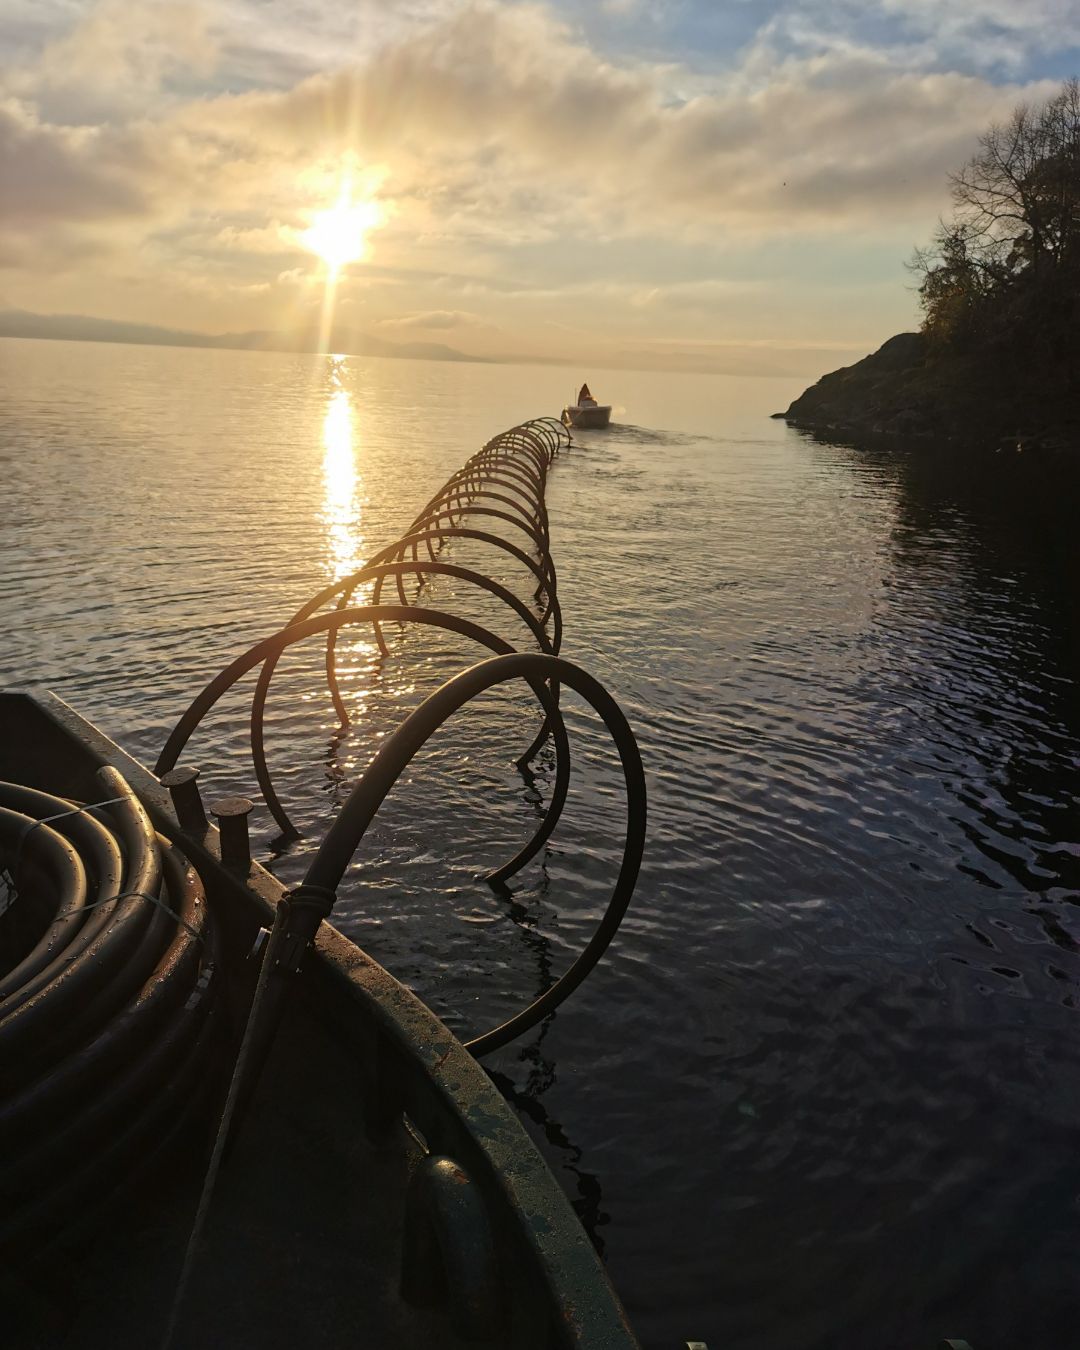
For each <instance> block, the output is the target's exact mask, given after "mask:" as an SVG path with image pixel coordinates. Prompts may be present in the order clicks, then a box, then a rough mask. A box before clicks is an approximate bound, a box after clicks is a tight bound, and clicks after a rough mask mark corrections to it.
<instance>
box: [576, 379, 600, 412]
mask: <svg viewBox="0 0 1080 1350" xmlns="http://www.w3.org/2000/svg"><path fill="white" fill-rule="evenodd" d="M577 401H578V407H579V408H584V407H587V406H590V405H591V406H593V407H595V406H596V399H594V398H593V396H592V394H590V393H589V386H588V385H587V384H583V385H582V386H581V389H580V390H579V391H578V396H577Z"/></svg>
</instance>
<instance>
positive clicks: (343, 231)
mask: <svg viewBox="0 0 1080 1350" xmlns="http://www.w3.org/2000/svg"><path fill="white" fill-rule="evenodd" d="M381 220H382V212H381V210H380V209H379V204H378V203H377V202H374V201H363V202H354V201H350V200H349V196H348V193H347V192H345V191H343V192H342V194H341V196H340V197H339V198H338V199H337V201H336V202H335V204H334V205H333V206H331V207H329V208H328V209H327V210H325V211H319V212H317V213H316V214H315V215H314V216H313V217H312V220H311V225H310V227H309V228H308V229H307V230H306V231H305V232H304V234H303V236H302V237H303V242H304V244H305V246H306V247H307V248H309V249H311V251H312V253H315V254H317V255H318V256H319V257H320V258H321V259H322V260H323V262H324V263H326V265H327V267H328V268H329V269H330V271H331V272H336V271H338V269H339V268H342V267H344V266H345V265H346V263H351V262H356V260H357V259H358V258H362V257H363V256H364V253H365V251H366V247H367V238H366V236H367V232H368V230H370V229H372V228H373V227H374V226H376V225H378V224H379V223H380V221H381Z"/></svg>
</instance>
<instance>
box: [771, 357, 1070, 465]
mask: <svg viewBox="0 0 1080 1350" xmlns="http://www.w3.org/2000/svg"><path fill="white" fill-rule="evenodd" d="M1023 392H1025V393H1026V392H1027V391H1023ZM1061 392H1062V394H1063V395H1064V394H1065V392H1066V391H1065V390H1062V391H1061ZM1077 412H1078V410H1077V408H1076V406H1075V404H1072V403H1070V401H1069V399H1068V398H1067V397H1062V398H1060V399H1058V400H1054V399H1050V400H1048V399H1047V398H1046V397H1045V391H1039V393H1036V392H1035V391H1030V393H1028V396H1027V397H1026V398H1024V399H1023V401H1022V402H1021V400H1020V398H1019V396H1018V393H1017V391H1016V390H1015V389H1008V388H1005V389H1003V388H1002V386H1001V382H1000V381H999V380H996V379H995V378H994V375H993V372H992V371H991V370H990V369H989V367H988V365H987V363H986V362H985V360H982V359H980V357H979V356H978V355H977V354H972V353H965V354H955V353H942V352H940V351H934V350H933V349H932V348H931V345H930V343H929V342H928V340H927V338H926V337H925V336H924V335H923V334H922V333H899V334H897V335H896V336H895V337H892V338H890V339H889V340H888V341H887V342H885V343H883V344H882V346H881V347H879V348H878V350H877V351H876V352H873V353H871V355H869V356H866V357H863V359H862V360H861V361H856V362H855V364H854V365H851V366H844V367H842V368H841V369H839V370H834V371H830V372H829V374H827V375H823V376H822V377H821V379H820V380H818V381H817V383H816V384H813V385H811V386H810V388H808V389H806V390H804V391H803V393H802V394H800V395H799V397H798V398H797V399H795V400H794V402H793V403H792V404H791V405H790V406H789V407H788V409H787V410H786V411H785V412H782V413H774V414H773V416H774V417H775V418H779V419H781V420H783V421H785V422H787V423H788V424H789V425H790V426H795V427H802V428H804V429H806V430H810V431H818V432H830V433H833V434H837V435H844V436H850V437H856V438H857V437H860V436H873V437H889V438H894V439H903V440H937V441H943V442H949V443H956V444H963V445H970V446H981V447H983V448H984V449H985V448H993V449H995V450H1001V449H1016V450H1019V449H1053V450H1060V451H1068V450H1075V449H1076V447H1077V446H1078V445H1080V425H1078V422H1077Z"/></svg>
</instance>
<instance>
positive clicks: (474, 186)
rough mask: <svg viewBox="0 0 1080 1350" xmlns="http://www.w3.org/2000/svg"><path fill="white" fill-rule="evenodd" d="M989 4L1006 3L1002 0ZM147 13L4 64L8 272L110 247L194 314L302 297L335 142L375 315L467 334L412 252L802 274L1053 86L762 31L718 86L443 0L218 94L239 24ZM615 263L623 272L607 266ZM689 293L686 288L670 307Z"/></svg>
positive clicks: (481, 274) (658, 317)
mask: <svg viewBox="0 0 1080 1350" xmlns="http://www.w3.org/2000/svg"><path fill="white" fill-rule="evenodd" d="M980 2H981V4H982V8H983V9H985V10H990V9H993V7H994V5H995V4H996V3H997V0H980ZM878 3H879V5H880V7H881V8H882V9H883V10H888V9H896V7H897V5H898V4H899V3H900V0H878ZM928 3H929V0H927V4H926V5H924V4H923V0H910V3H909V7H908V10H907V13H908V14H909V15H912V16H914V17H915V18H918V16H919V12H920V11H921V10H923V9H926V8H927V5H928ZM1039 3H1040V4H1042V6H1043V7H1044V8H1047V7H1049V8H1052V7H1053V4H1052V0H1039ZM946 8H947V7H946ZM136 11H137V12H138V13H139V14H141V15H142V16H143V17H142V18H140V19H136V20H133V21H132V22H130V23H128V22H126V21H125V19H124V16H125V15H127V14H128V13H129V8H128V7H127V6H125V7H124V8H123V9H121V8H120V6H119V4H118V2H117V0H105V3H104V4H103V5H101V6H100V7H99V8H98V9H97V10H95V11H94V12H92V13H91V14H90V15H89V16H88V17H87V18H85V19H84V21H83V23H82V26H81V27H80V28H79V29H78V30H77V31H76V32H75V33H74V34H73V35H72V36H70V37H68V38H66V39H62V40H60V41H59V42H57V43H54V44H53V45H52V46H51V47H50V48H48V49H47V50H46V51H45V52H44V54H43V55H42V57H41V59H40V60H39V62H38V63H37V65H36V66H35V67H33V68H30V69H22V70H19V71H9V72H6V73H5V74H4V76H3V77H2V83H0V89H2V90H6V91H7V98H6V99H5V100H4V101H3V102H0V181H3V182H4V183H5V184H6V185H10V190H5V191H4V193H3V194H2V195H0V267H4V266H6V267H7V268H8V275H9V277H10V276H11V273H12V269H21V271H22V274H23V276H24V280H25V278H27V277H30V276H31V275H37V276H38V277H41V276H44V275H46V274H48V275H50V276H53V277H54V281H53V283H52V284H53V286H54V289H55V285H56V283H55V274H56V273H57V271H58V270H62V269H63V268H64V267H65V265H71V266H72V267H74V266H75V265H76V264H77V261H78V258H79V254H80V253H81V252H83V251H85V250H87V249H96V250H98V251H99V252H102V253H103V254H106V255H107V254H108V253H109V252H110V250H111V252H112V254H113V256H114V259H115V263H114V265H115V267H116V268H117V275H120V274H121V273H122V274H123V275H125V276H126V277H127V278H128V279H129V280H137V279H138V277H139V276H140V275H142V276H144V277H146V278H149V277H150V276H152V275H154V274H155V272H156V274H158V275H160V274H161V273H162V272H163V271H165V270H167V271H168V273H169V278H170V279H169V283H168V284H169V285H170V286H174V287H179V288H180V289H184V287H185V277H186V278H187V282H186V290H187V292H188V293H189V294H194V293H196V292H197V293H198V296H199V303H201V304H204V305H205V303H206V297H207V295H208V294H209V293H211V292H213V290H214V287H215V285H218V288H219V292H220V295H221V296H222V297H223V299H227V300H228V302H229V303H234V302H235V297H236V294H237V291H238V289H240V288H245V287H246V288H247V289H248V290H249V291H250V292H251V294H252V295H253V296H255V295H256V294H257V295H258V296H260V297H261V299H259V301H258V303H260V304H262V305H264V306H268V305H270V304H272V303H273V302H274V297H275V295H276V294H277V291H278V290H279V289H281V287H280V286H279V285H278V283H274V284H273V285H265V284H263V283H268V282H272V281H273V278H275V277H280V276H282V275H284V276H287V277H290V278H291V281H290V288H291V289H292V290H295V289H296V288H295V285H293V284H292V283H293V282H294V281H295V276H294V273H295V269H296V268H297V267H298V266H303V257H302V255H301V254H299V253H298V252H297V248H296V245H295V242H294V243H290V242H289V241H290V240H295V237H296V236H295V231H296V230H297V229H298V228H300V227H302V226H303V224H304V223H305V213H306V212H308V211H310V210H311V209H313V207H314V206H316V205H320V204H324V203H325V202H326V201H327V200H330V199H332V196H333V190H332V189H333V183H334V177H335V174H336V172H337V170H338V167H339V166H340V165H341V164H342V162H344V161H346V160H347V161H348V162H349V163H351V164H354V165H359V166H361V167H364V166H368V167H378V169H379V180H378V181H379V186H378V189H377V190H378V193H379V195H380V196H381V197H382V198H383V199H384V200H385V201H387V203H388V204H390V206H391V208H392V211H391V224H390V225H389V226H388V227H387V228H386V229H385V231H383V232H382V233H381V234H380V235H379V236H378V237H377V240H376V251H375V257H376V261H377V262H379V263H381V264H385V266H386V267H387V268H389V269H394V268H397V269H399V270H400V271H401V272H402V276H403V279H402V281H401V285H402V286H403V287H406V288H407V287H411V288H412V289H411V291H410V293H409V294H408V295H407V296H403V303H402V306H401V309H404V310H407V311H408V313H406V314H405V316H404V317H402V316H401V314H400V312H399V313H398V314H397V315H396V316H395V315H394V314H393V313H385V312H384V313H382V314H381V315H380V314H378V313H376V314H374V315H373V318H374V319H375V321H380V320H381V322H382V323H383V324H384V325H393V324H395V323H396V324H397V325H398V326H400V327H402V328H407V327H427V328H439V327H442V328H450V327H465V326H468V324H467V323H466V322H465V321H464V320H463V319H462V318H461V317H459V316H460V315H461V313H462V312H461V311H457V310H453V309H448V308H442V307H438V306H437V297H436V294H434V293H432V292H431V291H430V290H429V291H428V292H427V293H426V294H425V293H423V286H422V283H421V281H420V280H419V279H417V277H416V276H415V275H414V276H413V277H412V279H411V280H409V278H408V277H407V276H405V272H406V270H407V269H411V270H412V272H413V273H415V272H417V271H418V270H419V269H426V270H427V271H428V272H429V273H430V274H431V275H434V276H436V277H438V276H440V275H442V274H449V273H451V272H452V273H456V274H465V275H470V274H471V275H474V276H475V277H476V278H477V280H478V281H481V282H482V281H483V280H484V279H485V278H500V279H501V281H502V282H503V283H504V289H505V288H506V284H507V283H510V282H512V281H514V280H518V281H522V282H525V283H527V285H528V286H529V287H532V288H533V289H535V290H537V291H540V290H545V289H546V290H547V291H549V292H551V291H557V290H558V287H559V286H560V284H562V279H561V278H560V276H559V270H558V264H557V261H556V260H555V259H554V258H553V257H551V256H550V254H551V253H552V250H551V248H550V247H549V249H548V254H549V256H547V257H546V259H545V260H544V262H543V266H544V268H545V269H546V272H545V274H544V275H536V272H535V269H536V267H537V266H539V265H540V264H538V262H537V258H538V256H539V255H538V253H537V250H538V249H542V248H543V246H544V245H545V244H547V245H549V246H550V243H551V241H565V243H566V247H567V249H572V248H573V246H574V241H588V242H590V243H595V241H597V240H601V241H605V242H606V243H608V244H609V245H610V246H611V248H610V254H609V263H608V265H609V266H611V267H612V268H613V269H617V267H618V264H619V259H620V258H621V257H623V256H624V255H623V253H621V252H620V248H621V247H622V246H623V245H625V244H626V243H627V241H648V242H649V244H650V245H651V246H653V247H654V248H655V250H656V251H657V253H658V254H659V253H663V252H664V251H665V250H666V251H667V252H668V253H669V254H671V255H672V256H674V255H675V254H677V253H678V251H679V250H680V249H682V248H685V247H688V246H690V245H692V246H693V247H694V248H696V249H698V250H702V249H705V250H706V251H707V250H708V249H709V248H710V247H711V248H714V249H715V250H716V258H717V259H719V258H721V257H722V255H724V253H725V251H726V253H727V254H728V255H729V256H732V257H735V256H737V255H738V252H739V250H740V249H742V250H745V249H747V248H749V247H755V248H761V247H763V246H765V245H766V244H767V241H768V240H770V239H784V240H786V241H788V243H789V244H790V241H792V240H796V241H797V240H799V239H805V241H806V248H807V266H808V268H812V267H813V249H814V248H815V247H819V246H820V247H832V248H834V249H835V248H837V247H839V248H843V247H846V246H850V245H851V244H852V243H853V242H854V243H859V242H865V240H866V239H867V237H868V236H875V235H876V236H880V237H882V238H889V239H893V238H896V237H898V235H903V234H904V232H905V231H907V232H908V234H909V242H914V240H915V239H917V238H919V237H921V236H922V235H925V234H926V233H927V232H928V230H929V229H930V228H931V227H932V225H933V221H934V218H935V216H936V214H937V212H938V211H939V210H940V209H941V208H942V206H943V205H944V202H945V200H946V191H945V181H946V174H947V172H948V170H949V169H951V168H955V167H956V166H957V165H958V164H959V163H960V162H962V161H963V160H964V159H965V158H966V157H967V156H968V154H969V153H970V152H971V150H972V148H973V145H974V140H975V137H976V135H977V133H978V132H979V131H980V130H981V129H982V128H983V127H984V126H985V125H986V124H987V122H988V121H990V120H992V119H994V118H998V117H1002V116H1004V115H1005V114H1006V113H1007V112H1008V110H1009V109H1010V108H1011V107H1012V106H1013V104H1014V103H1016V102H1017V101H1018V100H1019V99H1020V98H1022V97H1028V98H1032V97H1034V98H1038V97H1041V96H1043V95H1044V94H1046V93H1048V92H1050V90H1051V88H1052V86H1051V85H1048V84H1043V83H1029V84H1027V85H1023V86H1021V85H1010V86H1001V85H996V84H993V83H991V82H990V81H989V80H987V79H983V78H979V77H977V76H974V75H971V74H961V73H957V72H950V71H943V70H940V69H920V68H918V67H917V65H916V66H913V65H912V62H911V53H910V52H907V53H906V54H905V56H904V59H903V60H900V61H898V60H896V59H894V58H893V57H890V55H889V54H888V53H887V52H885V51H884V50H874V49H871V48H868V47H866V46H859V45H857V44H854V43H837V42H832V43H823V44H821V45H820V47H819V49H818V50H816V51H806V50H804V51H802V52H800V53H797V54H794V55H792V54H789V55H787V56H783V57H781V56H780V55H779V54H778V52H779V49H778V48H777V47H776V46H775V45H773V44H772V43H771V41H770V37H769V34H768V32H766V33H764V34H763V35H762V38H761V40H760V41H759V42H757V43H755V44H754V45H753V46H752V48H751V49H750V50H749V51H748V52H747V53H746V59H745V62H744V64H743V66H742V67H741V68H740V69H738V70H735V71H724V72H722V73H719V72H718V73H716V74H715V75H712V76H710V75H709V74H708V72H705V73H704V74H703V73H702V70H701V69H700V67H699V68H697V69H695V70H694V71H693V72H691V71H689V70H687V69H684V68H683V67H680V66H676V65H671V64H658V63H649V62H645V61H636V62H635V61H629V60H627V61H623V62H620V63H618V64H617V63H615V62H613V61H610V60H605V59H603V58H602V57H601V56H600V55H599V54H598V53H597V52H595V51H593V50H590V49H589V47H588V46H587V45H586V44H585V42H584V40H583V38H582V37H581V35H580V33H579V32H578V31H577V30H576V29H575V28H573V27H572V26H570V25H569V24H568V23H566V22H565V21H563V20H560V19H559V18H558V17H557V16H556V15H555V14H554V13H553V11H552V10H551V9H550V8H548V7H545V6H542V5H516V6H497V5H490V4H472V5H467V6H464V7H459V8H457V9H456V10H451V11H450V12H447V11H446V8H445V6H437V7H435V8H434V10H433V12H432V15H431V17H430V18H428V19H427V20H426V22H424V23H422V24H417V23H413V24H411V25H410V26H409V27H408V28H407V29H405V30H400V29H399V30H395V33H396V35H395V36H393V37H392V38H391V39H389V40H387V41H386V43H385V44H384V45H383V46H382V47H381V48H379V49H377V50H374V51H370V50H369V51H368V53H367V55H366V57H365V59H364V60H362V61H361V62H360V63H358V64H356V65H353V66H351V67H346V68H342V69H337V70H333V71H328V72H325V73H319V74H316V75H313V76H310V77H308V78H305V79H302V80H300V81H299V82H297V83H295V84H293V85H291V86H289V87H285V88H271V89H257V90H253V91H248V92H241V93H229V92H213V91H212V89H213V86H212V82H211V83H210V84H209V85H206V82H207V81H208V80H209V75H210V72H211V71H212V69H213V64H214V61H215V60H216V59H217V55H218V53H219V51H220V50H221V49H222V47H223V45H227V36H228V35H227V34H225V36H224V37H223V35H222V32H221V26H222V19H221V13H220V12H218V11H214V12H213V14H214V22H211V21H210V18H209V17H208V14H210V11H208V10H207V9H206V7H204V6H198V5H195V4H192V3H182V4H167V3H162V4H160V5H155V6H150V7H144V8H142V9H140V8H139V7H136ZM148 15H149V17H148ZM923 17H924V18H925V15H924V16H923ZM948 25H952V27H953V28H955V26H956V21H955V20H948V21H946V23H945V27H948ZM804 45H805V44H804ZM185 79H187V81H188V84H189V85H191V88H190V89H188V92H186V93H185V92H184V90H185ZM200 81H202V82H203V83H202V85H200V84H199V82H200ZM204 85H205V86H206V88H204V87H203V86H204ZM196 86H199V91H198V92H192V90H193V89H194V88H195V87H196ZM208 90H209V91H208ZM110 91H111V92H110ZM75 114H78V116H79V118H81V124H79V125H72V124H70V119H72V118H73V117H74V116H75ZM50 117H51V118H52V119H53V120H49V118H50ZM823 239H824V240H826V241H829V240H831V241H832V242H831V243H828V242H826V243H825V244H824V245H822V242H821V241H822V240H823ZM278 241H280V247H278ZM845 241H846V242H845ZM554 252H556V253H557V250H554ZM140 260H141V261H140ZM715 266H717V267H719V266H721V263H720V262H717V263H716V264H715ZM140 267H142V268H143V269H144V270H143V272H141V273H140V270H139V269H140ZM2 275H3V274H0V277H2ZM383 280H384V281H385V280H386V278H385V277H384V278H383ZM611 280H612V283H613V286H614V287H615V289H617V288H618V286H620V285H625V284H626V283H627V278H626V277H625V276H619V275H618V274H617V270H616V271H613V274H612V278H611ZM702 280H703V281H706V282H707V283H708V284H709V285H710V286H711V287H712V288H713V289H714V291H715V293H716V297H717V298H716V304H717V306H724V305H728V306H730V304H731V303H732V301H733V295H734V292H736V291H737V290H738V283H739V277H738V276H737V275H732V274H728V275H726V276H725V275H718V274H716V273H715V272H714V273H713V274H712V275H703V277H702ZM692 283H693V278H690V279H686V278H683V279H681V281H680V283H679V284H680V285H682V286H683V287H684V288H685V286H686V285H687V284H690V285H692ZM642 285H644V286H645V287H646V288H648V290H649V294H650V296H651V297H652V298H651V301H650V304H649V306H648V309H649V310H650V316H649V318H650V322H652V323H662V321H663V313H662V311H663V297H664V288H663V286H654V285H652V283H651V282H650V280H649V278H643V279H642V280H641V282H640V284H638V285H637V287H636V288H635V292H634V293H636V294H638V295H640V294H641V286H642ZM166 289H167V288H166V287H164V286H163V291H164V290H166ZM523 289H524V288H523ZM704 293H705V292H703V294H704ZM672 298H673V302H674V300H675V298H676V289H674V288H673V290H672ZM166 301H167V297H166ZM425 301H426V304H425ZM433 302H435V303H434V304H433ZM252 303H255V300H254V299H253V300H252ZM632 303H633V302H632V300H631V301H628V305H630V306H631V307H632ZM617 308H618V306H617V303H616V302H615V301H614V300H612V302H611V306H610V309H611V312H612V314H614V313H615V311H616V309H617ZM640 308H641V306H640V305H638V309H640ZM687 308H688V307H687V306H686V304H685V303H682V304H677V303H673V304H672V307H671V314H672V315H675V314H676V313H678V312H686V311H687ZM192 312H193V311H192V310H191V309H190V307H189V309H188V310H187V311H186V313H187V315H188V317H190V316H191V314H192ZM253 312H254V311H253ZM207 313H208V314H209V310H207ZM268 313H269V311H268V310H266V309H265V308H264V309H263V310H261V311H259V314H258V317H259V318H262V319H265V318H266V317H267V316H268ZM143 317H145V315H144V316H143ZM158 317H160V318H161V320H162V321H165V320H167V319H170V318H171V317H172V316H170V315H168V314H164V313H163V314H161V315H160V316H158ZM425 317H426V320H427V322H426V323H424V324H420V323H419V322H418V320H419V319H420V318H425ZM468 318H469V321H470V322H475V323H476V324H480V323H487V322H491V316H490V315H488V314H484V315H479V316H477V315H469V316H468ZM883 336H884V334H883Z"/></svg>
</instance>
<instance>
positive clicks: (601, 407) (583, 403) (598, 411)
mask: <svg viewBox="0 0 1080 1350" xmlns="http://www.w3.org/2000/svg"><path fill="white" fill-rule="evenodd" d="M610 421H611V404H610V403H607V404H604V403H597V401H596V399H594V398H593V396H592V394H591V393H590V392H589V386H588V385H587V384H583V385H582V386H581V390H580V392H579V393H578V396H577V402H576V403H568V404H567V406H566V407H565V408H564V409H563V410H562V423H563V426H566V427H577V428H579V429H580V430H582V431H600V430H602V429H603V428H604V427H606V426H607V424H608V423H609V422H610Z"/></svg>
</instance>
